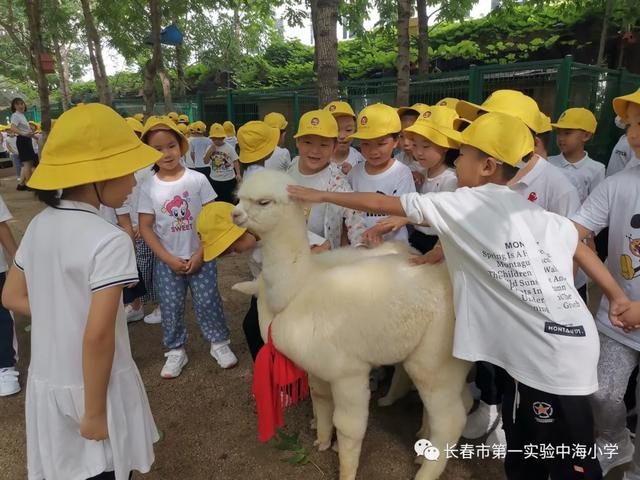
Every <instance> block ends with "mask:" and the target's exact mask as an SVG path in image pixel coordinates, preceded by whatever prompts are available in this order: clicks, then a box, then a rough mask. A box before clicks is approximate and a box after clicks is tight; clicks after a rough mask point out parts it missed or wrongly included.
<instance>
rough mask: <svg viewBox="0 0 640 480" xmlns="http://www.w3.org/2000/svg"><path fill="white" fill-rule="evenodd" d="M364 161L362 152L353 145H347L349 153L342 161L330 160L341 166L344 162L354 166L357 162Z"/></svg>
mask: <svg viewBox="0 0 640 480" xmlns="http://www.w3.org/2000/svg"><path fill="white" fill-rule="evenodd" d="M364 161H365V160H364V157H363V156H362V154H361V153H360V152H359V151H358V150H356V149H355V148H353V147H349V154H348V155H347V158H345V159H344V160H343V161H341V162H334V161H333V160H331V162H332V163H335V164H336V165H338V166H341V165H342V164H343V163H344V162H347V163H348V164H350V165H351V166H352V167H355V166H356V165H357V164H359V163H362V162H364Z"/></svg>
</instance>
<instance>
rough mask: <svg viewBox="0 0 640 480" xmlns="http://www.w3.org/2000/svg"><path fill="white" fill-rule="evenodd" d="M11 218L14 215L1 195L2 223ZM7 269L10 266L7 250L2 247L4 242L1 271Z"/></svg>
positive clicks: (0, 245)
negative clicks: (6, 256) (6, 254)
mask: <svg viewBox="0 0 640 480" xmlns="http://www.w3.org/2000/svg"><path fill="white" fill-rule="evenodd" d="M11 219H13V215H11V212H10V211H9V209H8V208H7V204H6V203H4V200H3V199H2V197H0V223H4V222H7V221H9V220H11ZM7 270H9V266H8V265H7V260H6V258H5V251H4V248H2V244H0V273H3V272H6V271H7Z"/></svg>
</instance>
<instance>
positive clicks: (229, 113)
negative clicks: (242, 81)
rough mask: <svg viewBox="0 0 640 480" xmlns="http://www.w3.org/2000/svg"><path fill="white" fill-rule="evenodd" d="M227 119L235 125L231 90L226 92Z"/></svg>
mask: <svg viewBox="0 0 640 480" xmlns="http://www.w3.org/2000/svg"><path fill="white" fill-rule="evenodd" d="M227 118H228V119H229V121H230V122H231V123H233V124H234V125H235V123H236V118H235V112H234V111H233V90H228V91H227Z"/></svg>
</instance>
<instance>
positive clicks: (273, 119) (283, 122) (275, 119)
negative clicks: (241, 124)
mask: <svg viewBox="0 0 640 480" xmlns="http://www.w3.org/2000/svg"><path fill="white" fill-rule="evenodd" d="M264 121H265V123H266V124H267V125H269V126H270V127H272V128H277V129H278V130H284V129H285V128H287V125H289V122H287V119H286V118H285V117H284V115H282V114H281V113H278V112H271V113H267V114H266V115H265V116H264Z"/></svg>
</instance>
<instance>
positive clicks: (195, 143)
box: [187, 137, 213, 168]
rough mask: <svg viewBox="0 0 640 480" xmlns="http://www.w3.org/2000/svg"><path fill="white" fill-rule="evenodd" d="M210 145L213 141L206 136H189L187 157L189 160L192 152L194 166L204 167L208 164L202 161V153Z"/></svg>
mask: <svg viewBox="0 0 640 480" xmlns="http://www.w3.org/2000/svg"><path fill="white" fill-rule="evenodd" d="M211 145H213V142H212V141H211V139H210V138H207V137H190V138H189V152H188V153H187V156H188V157H189V161H191V154H192V153H193V156H194V159H193V165H194V167H195V168H206V167H207V166H208V165H206V164H205V163H204V154H205V153H207V150H209V147H210V146H211Z"/></svg>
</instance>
